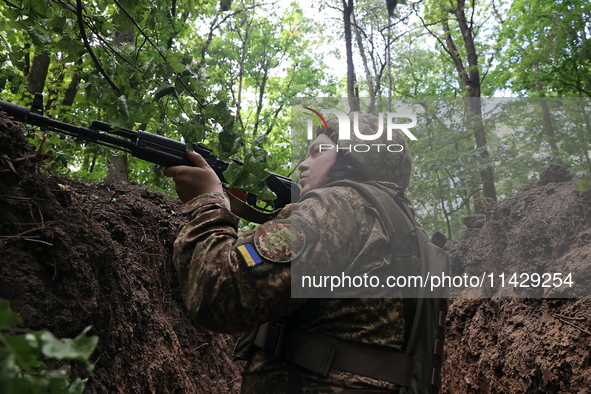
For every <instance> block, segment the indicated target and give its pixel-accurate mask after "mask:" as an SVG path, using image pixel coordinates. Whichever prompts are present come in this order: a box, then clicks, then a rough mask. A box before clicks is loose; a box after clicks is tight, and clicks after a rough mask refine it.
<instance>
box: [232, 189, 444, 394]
mask: <svg viewBox="0 0 591 394" xmlns="http://www.w3.org/2000/svg"><path fill="white" fill-rule="evenodd" d="M335 186H345V187H351V188H354V189H355V190H356V191H357V192H359V194H360V195H361V196H363V197H364V198H365V199H366V200H367V201H368V202H369V203H370V204H371V205H372V206H373V207H374V208H375V209H376V210H377V211H378V214H379V216H380V218H381V220H382V224H383V225H384V227H385V230H386V232H387V234H388V237H389V241H390V244H391V245H392V252H393V255H392V258H394V259H395V258H397V257H403V256H409V254H418V255H419V257H420V264H419V265H418V266H416V267H410V269H408V268H409V267H407V270H406V272H405V274H411V275H421V276H423V278H425V277H427V275H428V273H434V274H435V273H437V274H438V275H441V273H444V274H445V275H449V270H450V257H449V255H448V254H447V253H446V252H444V251H443V249H442V247H443V245H444V244H445V242H446V239H445V236H444V235H443V234H441V233H439V232H437V233H436V234H435V235H434V236H433V238H432V240H429V238H428V237H427V234H426V233H425V231H424V230H423V229H422V228H421V227H420V225H419V224H418V223H417V222H416V220H415V218H414V214H413V213H412V211H411V209H410V208H409V207H408V205H407V204H406V203H405V202H404V199H403V197H404V193H403V191H402V189H393V188H392V187H391V186H385V185H382V184H381V183H380V182H374V181H372V182H366V183H358V182H353V181H346V180H344V181H337V182H333V183H330V184H329V185H327V187H335ZM409 237H410V238H409ZM428 292H430V289H429V288H428V287H423V288H420V289H412V290H410V292H407V293H405V296H404V297H405V298H404V315H405V322H407V324H406V327H405V351H404V352H403V353H401V352H397V351H394V350H392V349H389V348H386V347H383V346H376V345H370V344H363V343H353V342H348V341H343V340H340V339H336V338H333V337H330V336H327V335H319V334H312V333H307V332H302V331H296V330H291V329H290V328H289V327H286V326H284V325H282V324H280V323H278V322H268V323H265V324H263V325H261V326H260V327H258V329H256V330H254V331H251V332H248V333H245V334H244V335H243V336H241V338H240V339H239V341H238V343H237V344H236V349H235V354H236V359H249V358H250V357H252V353H253V352H254V350H255V349H256V348H260V349H263V350H265V352H267V353H268V354H269V355H270V356H272V357H274V358H276V359H283V360H287V361H290V362H292V363H293V364H295V365H298V366H300V367H301V368H305V369H307V370H309V371H312V372H315V373H319V374H322V375H323V376H326V375H327V374H328V373H329V372H330V370H331V369H338V370H341V371H345V372H350V373H354V374H358V375H363V376H368V377H371V378H374V379H378V380H385V381H388V382H391V383H394V384H396V385H398V386H400V387H401V388H400V393H401V394H436V393H438V392H439V388H440V385H441V363H442V359H443V341H444V329H445V318H446V315H447V306H448V303H447V299H446V297H447V292H446V291H445V290H444V289H443V288H440V289H437V290H436V292H435V293H431V292H430V293H428ZM411 323H412V324H411Z"/></svg>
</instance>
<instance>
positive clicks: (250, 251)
mask: <svg viewBox="0 0 591 394" xmlns="http://www.w3.org/2000/svg"><path fill="white" fill-rule="evenodd" d="M236 249H237V250H238V253H240V255H242V258H243V259H244V261H245V262H246V265H248V266H249V267H254V266H255V265H257V264H258V263H260V262H261V261H263V260H261V256H259V254H258V253H257V251H256V250H254V248H253V247H252V244H251V243H247V244H244V245H240V246H239V247H238V248H236Z"/></svg>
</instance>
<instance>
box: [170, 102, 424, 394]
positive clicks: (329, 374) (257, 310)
mask: <svg viewBox="0 0 591 394" xmlns="http://www.w3.org/2000/svg"><path fill="white" fill-rule="evenodd" d="M357 116H358V124H359V130H360V132H361V133H363V134H367V135H370V134H375V133H376V130H377V129H378V118H377V117H376V116H374V115H369V114H364V113H358V114H357ZM350 119H351V121H353V114H351V115H350ZM317 134H318V135H317V138H316V140H315V141H314V142H313V143H312V144H311V145H310V147H309V151H308V156H307V158H306V159H305V160H304V161H303V162H302V163H301V164H300V165H299V167H298V169H299V170H300V171H301V176H300V183H301V186H302V194H301V198H300V200H299V201H298V202H297V203H294V204H291V205H288V206H286V207H285V208H284V209H283V210H282V211H281V212H280V213H279V215H278V216H277V217H276V219H273V220H270V221H268V222H266V223H264V224H262V225H261V226H260V227H258V228H257V229H255V230H252V231H247V232H244V233H237V226H238V221H239V218H238V217H237V216H236V215H234V214H233V213H232V212H231V211H230V205H229V201H228V198H227V196H226V195H225V193H224V191H223V189H222V186H221V185H220V180H219V179H218V177H217V176H216V174H215V172H214V171H213V170H212V169H211V168H210V167H209V166H208V165H207V163H206V162H205V160H203V158H202V157H201V156H199V155H198V154H196V153H194V152H188V155H189V158H190V159H191V161H192V162H193V163H194V164H195V165H196V167H186V166H179V167H169V168H167V169H165V172H164V174H165V175H166V176H169V177H173V179H174V181H175V183H176V190H177V193H178V195H179V198H180V199H181V201H182V202H183V203H184V207H183V213H184V214H185V215H187V217H188V219H189V222H188V224H187V225H186V226H185V227H184V228H183V229H182V231H181V233H180V235H179V236H178V238H177V240H176V243H175V249H174V256H173V259H174V264H175V266H176V268H177V270H178V274H179V279H180V284H181V292H182V295H183V298H184V300H185V303H186V306H187V308H188V311H189V314H190V316H191V318H192V319H193V321H194V322H195V323H196V324H198V325H201V326H203V327H206V328H208V329H211V330H213V331H217V332H224V333H243V332H245V331H249V330H251V331H250V333H249V334H248V335H246V336H243V338H242V339H241V343H240V344H239V346H238V347H239V350H240V356H241V357H243V358H246V359H248V360H249V361H248V364H247V366H246V368H245V370H244V373H243V381H242V392H243V393H292V392H294V393H300V392H302V393H398V392H399V388H400V387H402V386H405V387H407V386H409V385H410V382H409V379H410V372H409V371H410V369H411V368H412V366H411V365H410V364H411V363H412V360H409V358H408V357H406V355H405V354H404V350H405V344H406V342H407V340H408V335H409V323H410V324H411V323H412V312H413V311H412V308H413V306H412V305H413V304H412V302H408V301H407V302H405V301H404V300H403V299H402V298H401V296H399V297H394V298H364V299H360V298H315V299H307V298H292V296H291V292H292V264H296V263H298V264H303V265H302V267H303V270H304V272H312V273H322V272H328V270H329V269H330V268H334V267H341V266H343V262H344V263H345V265H344V267H345V269H346V270H347V271H346V274H347V275H356V274H362V273H368V272H372V273H373V274H380V272H382V273H384V272H387V271H384V268H385V267H390V268H392V267H394V268H396V267H398V266H405V265H406V266H411V265H413V264H414V265H416V261H417V258H418V257H417V253H418V252H417V248H416V241H415V237H414V228H412V229H410V228H409V225H408V223H412V222H410V221H409V220H408V218H407V217H406V216H405V214H402V215H401V214H400V212H403V211H402V210H400V209H399V208H397V207H396V206H397V205H396V204H395V203H393V201H394V199H393V198H391V197H394V196H399V198H400V196H402V191H403V190H404V189H406V187H407V186H408V183H409V180H410V172H411V157H410V152H409V150H408V146H407V144H406V142H405V140H404V139H403V138H402V136H401V135H400V134H397V133H396V132H394V136H393V140H392V141H387V143H388V144H400V146H402V147H403V149H402V150H401V151H400V152H395V153H392V152H387V151H384V150H383V149H382V151H381V152H379V153H378V152H375V151H374V152H355V151H354V150H352V149H349V150H347V149H339V151H338V152H337V149H336V146H337V145H340V146H344V145H343V141H339V140H338V121H337V119H336V118H333V119H331V120H329V122H328V130H318V131H317ZM384 134H385V133H384ZM346 142H347V144H348V145H349V144H353V143H355V142H356V141H355V137H353V139H352V140H349V141H346ZM363 142H365V141H363ZM372 142H375V141H372ZM321 144H324V145H323V148H324V149H321V147H320V145H321ZM330 145H333V148H332V149H327V147H328V146H330ZM343 180H344V181H343ZM365 181H375V182H374V183H373V186H372V187H366V186H357V185H363V184H362V183H361V182H365ZM376 182H377V183H376ZM370 189H371V190H370ZM368 190H369V191H368ZM376 190H377V191H376ZM376 196H377V197H376ZM384 196H385V197H384ZM388 196H390V197H388ZM386 200H389V201H386ZM406 203H408V201H406ZM378 205H383V207H382V208H378V207H377V206H378ZM384 207H385V208H384ZM384 209H386V210H384ZM393 211H396V214H392V213H391V212H393ZM406 212H410V211H409V210H408V209H407V210H406ZM410 214H412V213H410ZM397 215H398V216H397ZM385 216H388V217H389V218H385ZM387 223H391V224H390V227H393V228H388V225H387ZM410 227H412V226H410ZM396 231H397V233H398V236H401V237H402V238H400V239H403V238H404V237H406V238H404V239H406V240H409V239H410V240H411V241H410V242H409V243H408V245H406V244H400V245H398V246H397V250H395V251H394V252H393V247H392V240H393V239H394V238H393V237H394V235H393V232H396ZM405 248H406V252H404V253H399V252H398V250H401V249H405ZM339 269H340V268H339ZM344 274H345V272H344ZM298 283H299V282H298ZM413 302H414V301H413Z"/></svg>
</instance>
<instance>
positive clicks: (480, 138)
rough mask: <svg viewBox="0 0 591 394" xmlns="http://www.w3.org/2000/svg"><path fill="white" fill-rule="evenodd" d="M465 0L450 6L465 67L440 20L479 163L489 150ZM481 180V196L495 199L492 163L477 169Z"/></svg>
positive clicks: (476, 57) (477, 70) (477, 68)
mask: <svg viewBox="0 0 591 394" xmlns="http://www.w3.org/2000/svg"><path fill="white" fill-rule="evenodd" d="M464 6H465V1H464V0H458V2H457V6H456V8H455V9H454V10H453V12H454V14H455V16H456V18H457V21H458V26H459V28H460V32H461V34H462V37H463V40H464V48H465V49H466V56H467V60H468V69H466V68H465V67H464V62H463V61H462V59H461V58H460V55H459V51H458V50H457V47H456V45H455V43H454V41H453V37H452V36H451V31H450V28H449V24H448V23H447V21H443V23H442V25H443V30H444V32H445V41H446V43H447V52H448V53H449V55H450V56H451V58H452V60H453V62H454V64H455V66H456V70H457V72H458V75H459V77H460V80H461V82H462V85H463V87H464V89H465V90H466V95H467V97H468V112H469V116H468V122H467V127H468V128H469V130H472V132H473V133H474V139H475V140H476V148H477V149H478V150H479V151H480V155H479V156H480V164H484V163H486V162H487V161H488V159H489V153H488V149H487V146H486V132H485V130H484V123H483V122H482V107H481V100H480V70H479V66H478V55H477V53H476V47H475V44H474V37H473V36H472V31H473V30H472V25H468V22H467V20H466V13H465V9H464ZM480 180H481V182H482V192H483V195H484V197H490V198H492V199H493V200H495V201H496V200H497V192H496V188H495V182H494V174H493V169H492V166H490V165H486V167H484V168H482V170H480Z"/></svg>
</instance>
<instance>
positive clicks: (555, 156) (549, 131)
mask: <svg viewBox="0 0 591 394" xmlns="http://www.w3.org/2000/svg"><path fill="white" fill-rule="evenodd" d="M534 70H535V71H536V88H537V89H538V92H539V93H540V100H541V102H540V104H541V105H542V113H543V115H544V127H545V128H546V135H548V142H549V143H550V149H552V161H553V162H554V163H558V164H562V160H561V159H560V152H559V151H558V147H557V146H556V138H555V137H554V127H553V126H552V118H551V117H550V110H549V109H548V103H547V102H546V99H545V97H546V95H545V94H544V86H543V85H542V82H540V78H539V76H540V67H539V66H538V63H536V64H534Z"/></svg>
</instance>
